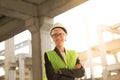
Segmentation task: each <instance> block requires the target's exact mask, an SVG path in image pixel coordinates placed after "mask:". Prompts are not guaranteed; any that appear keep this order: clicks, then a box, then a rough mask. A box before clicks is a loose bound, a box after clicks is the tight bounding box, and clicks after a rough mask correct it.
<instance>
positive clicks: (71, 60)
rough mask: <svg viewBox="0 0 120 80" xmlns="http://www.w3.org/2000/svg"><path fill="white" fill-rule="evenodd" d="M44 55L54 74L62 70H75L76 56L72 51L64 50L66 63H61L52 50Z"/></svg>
mask: <svg viewBox="0 0 120 80" xmlns="http://www.w3.org/2000/svg"><path fill="white" fill-rule="evenodd" d="M46 53H47V56H48V59H49V61H50V62H51V64H52V66H53V69H54V71H55V72H56V71H58V70H59V69H62V68H68V69H73V68H75V64H76V59H77V54H76V52H75V51H74V50H66V61H63V60H62V59H61V57H60V56H59V55H58V54H57V53H56V52H55V51H54V50H52V51H47V52H46Z"/></svg>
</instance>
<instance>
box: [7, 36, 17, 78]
mask: <svg viewBox="0 0 120 80" xmlns="http://www.w3.org/2000/svg"><path fill="white" fill-rule="evenodd" d="M14 47H15V46H14V38H10V39H8V40H6V41H5V80H16V70H15V62H16V59H15V55H14Z"/></svg>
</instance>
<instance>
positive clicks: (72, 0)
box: [39, 0, 88, 17]
mask: <svg viewBox="0 0 120 80" xmlns="http://www.w3.org/2000/svg"><path fill="white" fill-rule="evenodd" d="M85 1H88V0H52V1H51V0H49V1H47V2H46V3H45V4H42V5H39V16H40V15H46V16H49V17H55V16H57V15H59V14H61V13H63V12H65V11H67V10H69V9H71V8H73V7H75V6H78V5H80V4H82V3H83V2H85Z"/></svg>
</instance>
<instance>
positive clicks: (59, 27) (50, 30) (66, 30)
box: [50, 27, 67, 35]
mask: <svg viewBox="0 0 120 80" xmlns="http://www.w3.org/2000/svg"><path fill="white" fill-rule="evenodd" d="M56 28H61V29H62V30H63V31H64V32H65V33H66V34H67V30H66V29H65V28H64V27H53V28H52V29H51V30H50V35H52V31H53V30H54V29H56Z"/></svg>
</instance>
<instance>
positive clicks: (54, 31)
mask: <svg viewBox="0 0 120 80" xmlns="http://www.w3.org/2000/svg"><path fill="white" fill-rule="evenodd" d="M57 32H64V30H63V29H61V28H55V29H53V30H52V33H57Z"/></svg>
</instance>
